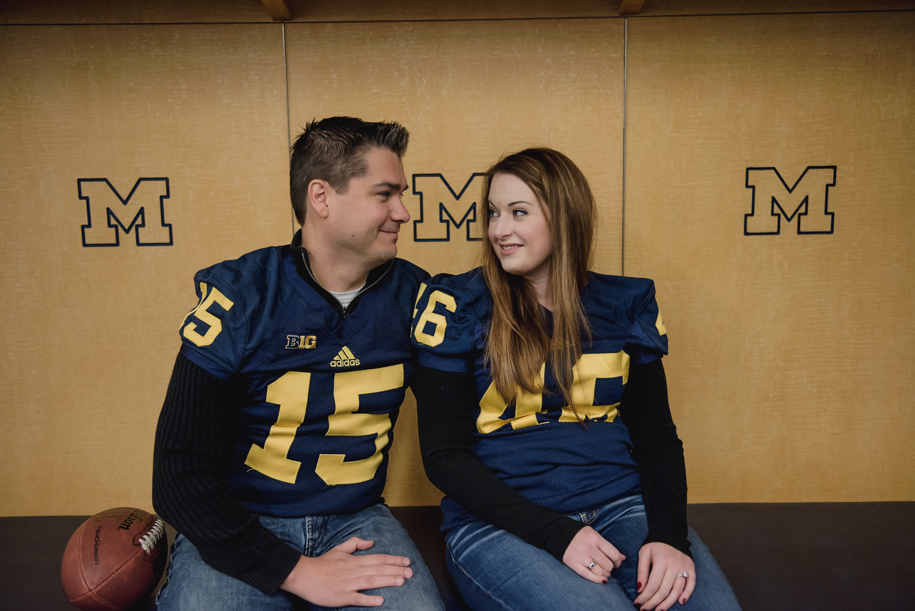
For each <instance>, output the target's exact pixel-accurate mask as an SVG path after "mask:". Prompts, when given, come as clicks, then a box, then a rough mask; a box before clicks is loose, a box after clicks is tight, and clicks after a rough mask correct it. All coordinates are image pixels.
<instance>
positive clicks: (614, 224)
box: [287, 20, 623, 505]
mask: <svg viewBox="0 0 915 611" xmlns="http://www.w3.org/2000/svg"><path fill="white" fill-rule="evenodd" d="M287 35H288V44H287V48H288V53H289V100H290V123H291V125H293V126H294V128H297V126H300V125H303V124H304V123H305V122H307V121H309V120H311V119H312V118H314V117H324V116H330V115H335V114H344V115H346V114H348V115H354V116H359V117H362V118H365V119H369V120H380V119H394V120H398V121H400V122H402V123H403V124H404V125H405V126H407V128H409V129H410V130H411V143H410V148H409V150H408V152H407V155H406V157H405V160H404V163H405V169H406V173H407V179H408V181H411V182H412V181H416V182H415V183H414V184H415V185H416V186H415V187H412V188H411V190H410V191H409V192H408V195H407V197H406V198H405V202H406V203H407V207H408V209H409V210H410V213H411V215H412V220H411V221H410V223H409V224H408V225H407V226H405V227H404V228H403V229H402V230H401V239H400V241H399V243H398V244H399V254H400V256H402V257H404V258H406V259H409V260H411V261H414V262H416V263H417V264H419V265H421V266H423V267H424V268H426V269H427V270H428V271H429V272H430V273H433V274H434V273H439V272H452V273H458V272H463V271H466V270H468V269H470V268H471V267H473V266H474V265H475V261H476V257H477V255H478V253H479V249H480V247H481V243H480V242H468V241H467V239H466V235H467V234H466V227H467V225H466V222H465V223H464V224H463V225H462V226H460V227H457V226H456V224H453V223H452V224H441V223H438V222H437V220H438V219H439V218H441V216H442V215H441V213H440V212H439V208H438V202H439V201H442V200H445V202H446V207H447V208H448V209H449V211H450V212H451V213H452V214H453V215H454V218H455V219H456V220H458V221H459V220H460V219H461V218H462V216H463V215H464V214H465V213H466V211H467V210H468V208H469V206H470V204H469V202H471V201H477V200H479V184H478V183H472V184H470V185H469V186H467V189H466V191H465V193H464V195H463V196H462V197H461V199H459V200H455V199H454V197H453V195H450V194H449V192H448V190H447V189H446V188H443V187H442V186H441V185H442V184H443V183H442V182H441V179H439V178H438V177H437V176H434V177H428V176H426V177H424V176H423V175H440V176H442V177H444V179H445V180H446V181H447V182H448V184H449V185H450V186H451V189H452V190H453V191H455V192H456V193H460V191H461V189H463V188H464V187H465V186H466V185H467V183H468V181H470V180H471V178H472V176H473V174H474V173H475V172H482V171H484V170H485V169H486V168H487V167H488V166H489V165H490V164H491V163H493V162H495V161H496V160H497V159H498V158H499V157H500V156H501V155H503V154H504V153H507V152H511V151H514V150H518V149H520V148H523V147H525V146H531V145H547V146H552V147H554V148H557V149H559V150H561V151H563V152H565V153H567V154H568V155H569V156H570V157H571V158H572V159H574V160H575V161H576V162H577V163H578V164H579V165H580V166H581V167H582V169H583V171H584V172H585V174H586V175H587V176H588V178H589V180H590V181H591V185H592V188H593V189H594V191H595V195H596V197H597V201H598V204H599V206H600V209H601V215H602V221H603V223H602V225H601V230H600V238H601V248H600V249H599V253H598V257H597V258H598V265H599V267H600V268H601V269H603V270H605V271H613V272H617V273H618V272H619V261H620V255H621V245H620V235H621V207H620V202H621V197H622V190H621V184H622V181H621V178H622V157H621V155H622V70H623V56H622V53H623V24H622V22H621V21H619V20H596V21H588V20H580V21H579V20H569V21H537V20H531V21H525V20H522V21H505V22H477V23H417V24H387V23H379V24H336V25H328V24H316V25H305V24H292V25H289V26H287ZM436 185H438V187H437V188H436ZM417 191H421V192H422V194H423V201H422V210H421V209H420V196H419V194H418V192H417ZM449 199H450V201H449ZM477 212H478V213H479V208H477ZM421 218H422V219H423V223H422V224H421V225H417V221H419V220H420V219H421ZM478 218H479V217H478ZM478 225H479V223H476V224H475V226H478ZM474 235H478V234H476V233H475V234H474ZM446 236H447V237H448V238H449V239H447V240H446V239H445V237H446ZM417 237H418V238H420V239H421V240H422V239H439V240H441V241H417V240H416V238H417ZM414 410H415V406H414V404H413V403H412V401H410V402H408V403H407V405H405V408H404V412H403V416H402V420H401V421H400V423H399V424H398V427H397V436H396V440H397V441H396V443H395V444H394V448H393V452H392V462H391V470H390V477H389V482H388V489H387V491H386V498H387V500H388V501H389V502H391V503H393V504H407V505H410V504H428V503H434V502H435V501H436V500H437V499H438V497H439V494H438V493H437V491H435V489H434V488H432V487H431V485H430V484H428V482H427V481H426V480H425V475H424V474H423V471H422V466H421V464H420V459H419V452H418V447H417V441H416V432H415V416H414Z"/></svg>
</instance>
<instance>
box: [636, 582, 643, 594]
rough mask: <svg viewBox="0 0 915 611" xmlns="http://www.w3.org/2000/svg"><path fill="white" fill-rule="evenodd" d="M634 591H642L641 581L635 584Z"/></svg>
mask: <svg viewBox="0 0 915 611" xmlns="http://www.w3.org/2000/svg"><path fill="white" fill-rule="evenodd" d="M635 589H636V590H638V591H639V592H641V591H642V582H641V581H637V582H636V583H635Z"/></svg>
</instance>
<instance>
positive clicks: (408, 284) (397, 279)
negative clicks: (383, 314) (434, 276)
mask: <svg viewBox="0 0 915 611" xmlns="http://www.w3.org/2000/svg"><path fill="white" fill-rule="evenodd" d="M389 273H390V275H391V278H390V280H389V282H391V283H392V285H393V287H394V296H393V299H394V300H395V301H396V303H397V308H398V315H401V316H405V317H406V318H407V319H408V320H409V319H411V318H412V316H413V306H414V305H415V303H416V295H417V294H418V292H419V287H420V285H421V284H422V283H423V282H425V281H426V280H428V279H429V274H428V272H426V270H424V269H423V268H421V267H419V266H418V265H414V264H413V263H410V262H409V261H406V260H404V259H394V262H393V265H392V266H391V270H390V272H389Z"/></svg>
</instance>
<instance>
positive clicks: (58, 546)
mask: <svg viewBox="0 0 915 611" xmlns="http://www.w3.org/2000/svg"><path fill="white" fill-rule="evenodd" d="M392 510H393V512H394V514H395V515H397V517H398V518H399V519H400V520H401V521H402V522H403V523H404V525H405V526H406V527H407V529H408V530H409V531H410V533H411V535H412V536H413V538H414V540H415V541H416V543H417V546H418V547H419V550H420V552H421V553H422V554H423V557H424V558H425V559H426V562H427V564H428V565H429V568H430V570H431V571H432V574H433V576H434V577H435V579H436V581H437V583H438V584H439V589H440V591H441V593H442V598H443V599H444V600H445V603H446V606H447V608H448V609H449V611H451V610H464V609H466V607H465V606H464V604H463V602H462V601H461V599H460V595H459V594H458V593H457V591H456V590H455V588H454V585H453V584H452V582H451V579H450V577H449V576H448V569H447V568H446V565H445V557H444V539H443V536H442V534H441V533H440V532H439V530H438V527H439V524H440V522H441V514H440V513H439V510H438V508H437V507H395V508H393V509H392ZM689 515H690V524H691V525H692V526H693V527H694V528H695V529H696V531H697V532H698V533H699V535H700V536H701V537H702V539H703V540H704V541H705V543H706V544H707V545H708V546H709V547H710V548H711V550H712V553H713V554H714V555H715V557H716V558H717V560H718V562H719V564H720V565H721V568H722V569H723V570H724V572H725V574H727V576H728V578H729V579H730V581H731V584H732V585H733V587H734V591H735V592H736V594H737V598H738V600H740V603H741V605H742V607H743V609H744V611H756V610H759V611H763V610H765V611H786V610H792V609H803V610H804V611H812V610H816V609H824V610H826V609H828V610H829V611H837V610H844V609H849V610H857V609H880V610H882V611H889V610H894V609H912V608H915V603H913V602H912V600H911V598H912V597H913V596H915V590H913V586H915V550H913V544H915V503H803V504H720V505H715V504H710V505H690V508H689ZM86 517H87V516H58V517H7V518H0V550H2V560H0V610H10V611H13V610H16V611H18V610H23V611H57V610H61V611H66V610H68V609H73V607H72V606H71V605H70V604H69V603H68V602H67V599H66V596H65V595H64V592H63V588H62V587H61V585H60V559H61V556H62V554H63V550H64V547H65V546H66V544H67V541H68V540H69V538H70V535H71V534H72V533H73V531H74V530H76V528H77V527H78V526H79V525H80V524H81V523H82V522H83V520H85V519H86ZM169 540H170V541H173V540H174V531H172V530H170V531H169ZM154 609H155V603H154V601H153V599H152V598H150V599H149V600H148V601H145V602H144V604H142V605H140V606H139V608H138V610H142V611H146V610H154ZM674 609H676V607H674ZM191 611H196V610H191ZM519 611H527V610H519ZM570 611H575V610H570ZM588 611H591V610H588Z"/></svg>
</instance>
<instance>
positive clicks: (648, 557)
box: [573, 540, 696, 611]
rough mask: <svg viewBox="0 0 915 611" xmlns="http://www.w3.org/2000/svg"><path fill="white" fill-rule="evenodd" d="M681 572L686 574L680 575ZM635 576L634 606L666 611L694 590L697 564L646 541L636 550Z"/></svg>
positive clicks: (669, 547)
mask: <svg viewBox="0 0 915 611" xmlns="http://www.w3.org/2000/svg"><path fill="white" fill-rule="evenodd" d="M573 541H574V540H573ZM683 573H686V575H687V576H686V577H683V576H682V575H683ZM636 579H637V580H638V584H637V585H636V588H637V590H638V592H639V595H638V596H637V597H636V599H635V600H634V601H633V603H634V604H635V605H636V608H639V607H641V609H643V611H650V610H652V609H657V610H658V611H667V610H668V609H670V608H671V607H672V606H674V603H676V602H678V601H679V603H680V604H681V605H682V604H685V603H686V601H687V600H688V599H689V597H690V595H691V594H692V593H693V589H694V588H695V587H696V565H695V564H693V559H692V558H690V557H689V556H687V555H686V554H684V553H683V552H681V551H679V550H677V549H676V548H673V547H671V546H669V545H667V544H666V543H657V542H656V543H646V544H645V545H643V546H642V549H640V550H639V569H638V573H637V577H636Z"/></svg>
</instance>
